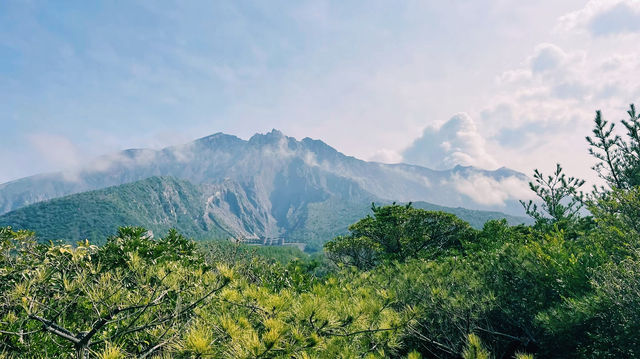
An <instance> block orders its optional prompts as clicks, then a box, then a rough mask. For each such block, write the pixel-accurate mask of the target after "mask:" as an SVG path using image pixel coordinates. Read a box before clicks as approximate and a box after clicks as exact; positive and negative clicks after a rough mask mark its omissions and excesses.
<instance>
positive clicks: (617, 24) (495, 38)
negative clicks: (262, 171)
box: [0, 0, 640, 183]
mask: <svg viewBox="0 0 640 359" xmlns="http://www.w3.org/2000/svg"><path fill="white" fill-rule="evenodd" d="M633 23H635V24H639V23H640V2H639V1H636V0H620V1H609V0H603V1H600V0H597V1H589V2H587V1H574V0H566V1H536V2H535V4H534V2H527V1H515V0H514V1H506V0H495V1H486V0H466V1H463V0H460V1H458V0H456V1H367V2H345V1H335V2H331V1H329V2H325V1H312V2H284V1H268V2H267V1H255V2H254V1H229V2H223V1H215V2H211V1H175V2H173V1H161V2H159V1H121V2H114V1H110V2H90V1H65V2H44V1H11V0H9V1H3V2H0V98H2V100H1V101H0V130H1V133H2V141H1V142H0V158H1V159H2V166H3V169H2V171H0V183H1V182H5V181H9V180H12V179H16V178H19V177H23V176H27V175H31V174H35V173H40V172H45V171H52V170H57V169H60V168H65V167H73V166H77V165H78V164H80V163H83V162H85V161H87V160H89V159H90V158H92V157H93V156H97V155H100V154H104V153H109V152H113V151H117V150H121V149H125V148H132V147H152V148H160V147H164V146H167V145H173V144H178V143H183V142H188V141H190V140H192V139H195V138H198V137H202V136H206V135H208V134H211V133H215V132H220V131H222V132H226V133H230V134H235V135H238V136H240V137H242V138H247V137H249V136H251V135H252V134H253V133H256V132H265V131H268V130H270V129H271V128H278V129H280V130H282V131H283V132H284V133H286V134H288V135H290V136H294V137H297V138H303V137H307V136H309V137H313V138H320V139H322V140H324V141H325V142H327V143H329V144H330V145H332V146H334V147H336V148H337V149H338V150H340V151H342V152H344V153H346V154H349V155H354V156H356V157H359V158H362V159H368V160H377V161H383V162H397V161H406V162H412V163H417V164H422V165H425V166H428V167H433V168H445V167H448V166H452V165H455V164H464V165H469V164H470V165H476V166H480V167H485V168H497V167H500V166H507V167H511V168H515V169H517V170H521V171H524V172H527V173H530V172H531V171H532V169H533V168H534V167H538V168H542V169H545V168H550V167H552V166H553V163H552V162H553V161H559V162H562V163H563V164H565V167H566V168H567V169H568V170H569V171H571V172H572V173H573V174H577V175H580V176H589V175H590V171H589V167H590V164H591V162H590V159H589V158H588V156H587V155H586V149H585V144H584V136H585V135H587V134H588V132H589V128H590V124H591V121H592V118H593V113H594V111H595V110H596V109H599V108H601V109H603V110H604V111H605V116H607V115H609V116H608V117H610V118H612V119H618V118H620V117H622V115H624V108H626V107H627V106H628V104H629V103H631V102H639V101H638V100H640V83H639V82H638V81H637V80H634V79H638V78H640V50H639V48H638V46H637V44H638V43H639V42H638V40H640V27H639V26H636V25H628V24H633Z"/></svg>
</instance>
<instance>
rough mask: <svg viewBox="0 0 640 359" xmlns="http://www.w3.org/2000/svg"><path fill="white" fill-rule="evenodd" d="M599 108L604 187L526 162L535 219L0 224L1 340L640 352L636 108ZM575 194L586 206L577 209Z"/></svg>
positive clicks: (407, 214)
mask: <svg viewBox="0 0 640 359" xmlns="http://www.w3.org/2000/svg"><path fill="white" fill-rule="evenodd" d="M623 125H624V129H625V130H626V136H624V138H623V137H618V136H616V135H615V134H614V132H613V131H611V130H610V129H611V128H612V127H611V126H613V125H611V124H608V123H607V122H606V121H604V120H603V119H602V117H601V115H600V114H599V113H598V116H597V118H596V128H595V129H594V135H593V137H590V138H588V141H589V143H590V144H591V146H592V154H593V155H595V156H596V158H598V159H600V160H601V162H600V163H599V164H598V165H597V166H596V167H595V169H596V170H597V171H598V173H599V174H600V175H601V177H602V178H603V180H604V182H605V185H603V186H601V187H598V188H594V190H593V191H592V192H591V193H588V194H584V193H582V192H581V190H580V189H581V187H582V186H583V182H582V181H581V180H578V179H574V178H569V177H567V176H566V175H565V174H564V173H563V171H562V168H561V167H560V166H558V167H557V170H556V171H555V172H554V173H553V174H552V175H550V176H545V175H543V174H541V173H539V172H536V174H535V176H534V182H533V183H532V184H531V189H532V190H533V191H535V193H536V194H537V195H538V196H539V199H540V200H539V201H538V202H537V203H536V202H530V203H523V205H524V206H525V208H526V210H527V212H528V213H529V214H530V215H531V216H532V217H533V218H534V219H535V224H534V225H532V226H525V225H517V226H510V225H509V224H508V223H507V222H506V221H505V220H493V221H489V222H487V223H486V224H485V225H484V227H483V228H482V229H474V228H473V227H471V226H470V225H469V224H467V223H466V222H464V221H462V220H460V219H459V218H457V217H455V216H454V215H451V214H447V213H442V212H434V211H426V210H423V209H418V208H414V207H413V206H411V205H397V204H393V205H389V206H382V207H378V206H373V208H372V215H369V216H367V217H366V218H363V219H361V220H360V221H358V222H357V223H355V224H353V225H352V226H351V227H350V230H349V233H348V234H346V235H343V236H339V237H336V238H334V239H333V240H331V241H329V242H328V243H327V244H326V246H325V253H326V256H324V257H322V256H316V257H308V256H306V255H305V254H303V253H301V252H296V250H295V249H288V250H287V252H286V253H285V252H283V253H280V254H278V253H275V252H277V251H278V250H277V249H269V250H268V252H270V253H262V254H260V253H257V252H256V251H257V249H256V250H254V249H253V248H250V247H243V246H236V245H233V244H229V243H220V242H209V243H205V244H203V245H198V244H197V243H195V242H193V241H191V240H188V239H186V238H184V237H183V236H181V235H180V234H178V233H177V232H176V231H170V232H169V233H168V234H167V236H165V237H163V238H158V239H152V238H149V236H147V234H146V233H147V232H146V230H144V229H142V228H135V227H126V228H121V229H120V230H119V231H118V233H117V234H116V235H115V236H112V237H110V238H109V239H108V240H107V241H106V243H105V244H104V245H102V246H99V247H98V246H94V245H92V244H90V243H88V242H84V243H78V244H77V245H76V246H71V245H68V244H55V243H49V244H43V243H40V242H38V241H37V240H36V237H35V235H34V234H33V233H32V232H28V231H13V230H11V229H8V228H5V229H2V230H0V356H5V357H10V358H14V357H15V358H42V357H50V358H65V357H77V358H83V357H92V358H93V357H98V358H122V357H149V358H150V357H156V358H165V357H177V358H192V357H193V358H199V357H214V358H218V357H221V358H274V357H277V358H290V357H294V358H316V357H317V358H360V357H367V358H378V357H380V358H381V357H398V358H420V357H433V358H460V357H463V358H466V359H471V358H490V357H495V358H514V357H515V358H531V357H534V356H535V357H538V358H551V357H563V358H581V357H587V358H588V357H592V358H634V357H638V356H640V349H638V348H640V334H638V333H640V187H639V186H638V184H640V177H638V176H639V175H640V121H639V119H638V115H637V114H636V112H635V109H634V108H633V107H632V108H631V110H630V111H629V119H628V120H625V121H624V122H623ZM585 209H586V210H588V213H589V215H588V216H586V215H583V213H586V212H585Z"/></svg>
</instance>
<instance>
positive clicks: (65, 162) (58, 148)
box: [27, 133, 83, 180]
mask: <svg viewBox="0 0 640 359" xmlns="http://www.w3.org/2000/svg"><path fill="white" fill-rule="evenodd" d="M27 140H28V141H29V143H30V144H31V146H32V147H33V149H35V150H36V152H37V153H38V154H39V156H40V158H42V159H44V160H45V161H46V162H47V163H48V164H49V165H50V166H51V167H53V168H58V169H75V168H77V167H78V166H79V165H80V164H81V163H82V158H83V157H82V155H81V153H80V151H79V150H78V148H77V147H76V146H75V145H74V144H73V143H72V142H71V141H70V140H69V139H68V138H66V137H64V136H59V135H53V134H47V133H33V134H30V135H27ZM67 179H69V180H74V179H75V178H74V176H69V178H67Z"/></svg>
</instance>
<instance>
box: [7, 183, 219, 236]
mask: <svg viewBox="0 0 640 359" xmlns="http://www.w3.org/2000/svg"><path fill="white" fill-rule="evenodd" d="M202 196H203V195H202V193H201V192H200V190H199V189H198V188H197V187H196V186H194V185H192V184H191V183H189V182H186V181H180V180H176V179H173V178H167V177H152V178H148V179H146V180H143V181H138V182H135V183H130V184H125V185H121V186H116V187H109V188H105V189H102V190H97V191H90V192H84V193H79V194H75V195H70V196H66V197H62V198H56V199H52V200H50V201H46V202H40V203H36V204H33V205H31V206H27V207H24V208H21V209H18V210H16V211H13V212H10V213H6V214H4V215H2V216H0V226H12V227H14V228H23V229H24V228H27V229H30V230H33V231H35V232H36V233H37V234H38V237H39V238H40V240H43V241H48V240H64V241H67V242H68V243H74V242H76V241H79V240H82V241H83V240H85V239H88V240H89V241H91V242H92V243H96V244H101V243H103V242H104V240H105V239H106V238H108V237H109V236H112V235H114V234H115V230H116V229H117V228H118V227H119V226H140V227H145V228H147V229H149V230H151V231H153V232H154V233H155V234H157V235H164V234H165V233H167V231H168V230H169V229H170V228H173V227H175V228H179V229H180V231H181V233H183V234H185V235H188V236H191V237H196V238H227V237H228V233H226V232H224V230H222V229H221V228H219V227H217V226H215V225H212V226H211V227H209V226H208V225H207V223H205V222H204V221H203V220H202V214H203V213H204V205H203V202H204V201H203V199H202V198H201V197H202Z"/></svg>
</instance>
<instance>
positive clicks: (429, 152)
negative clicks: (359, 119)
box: [403, 113, 497, 169]
mask: <svg viewBox="0 0 640 359" xmlns="http://www.w3.org/2000/svg"><path fill="white" fill-rule="evenodd" d="M403 157H404V160H405V161H406V162H409V163H414V164H419V165H423V166H426V167H429V168H435V169H446V168H451V167H454V166H456V165H463V166H476V167H480V168H486V169H493V168H495V167H497V161H496V160H495V159H494V158H493V156H491V155H490V154H489V153H488V152H487V150H486V148H485V140H484V138H483V137H482V136H481V135H480V133H479V132H478V129H477V127H476V124H475V122H474V120H473V119H472V118H471V116H469V115H468V114H466V113H458V114H456V115H454V116H453V117H452V118H451V119H450V120H449V121H447V122H445V123H444V124H443V125H442V126H440V127H439V128H434V127H427V128H425V129H424V131H423V132H422V136H421V137H419V138H418V139H416V140H415V141H414V142H413V143H412V144H411V145H410V146H409V147H408V148H407V149H406V150H405V151H404V152H403Z"/></svg>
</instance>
